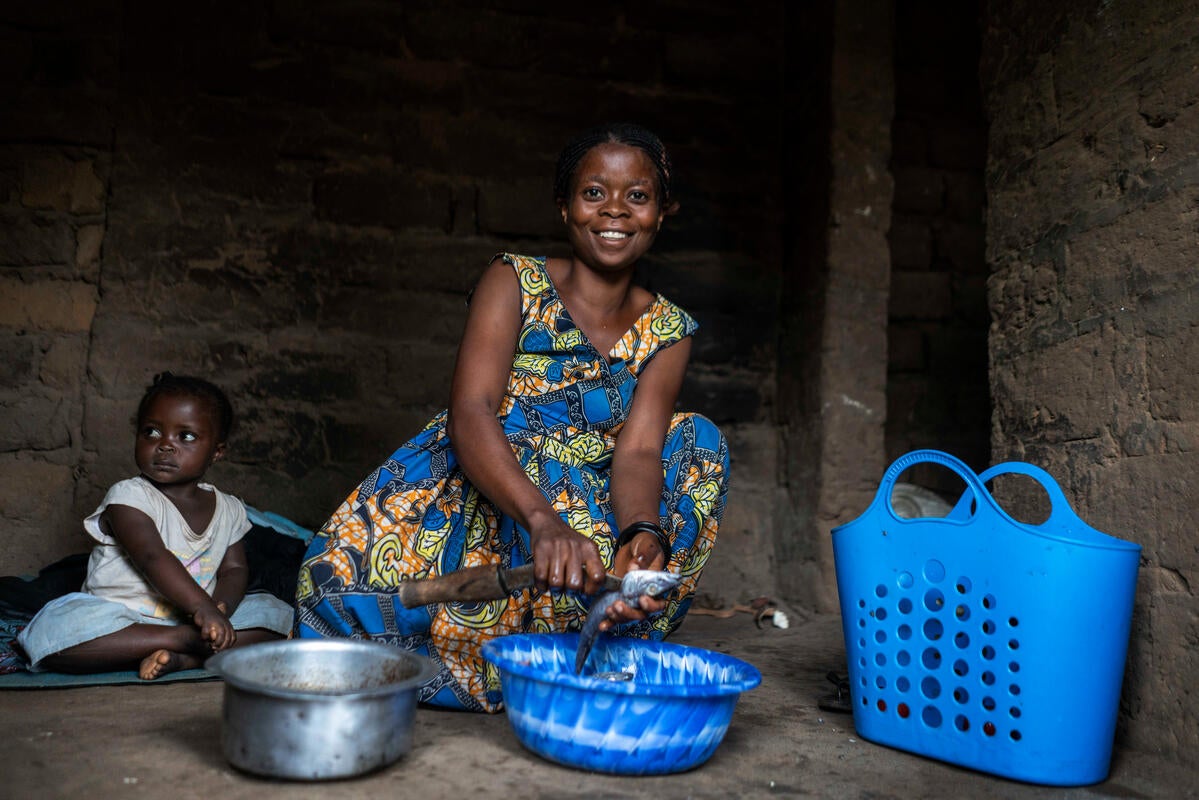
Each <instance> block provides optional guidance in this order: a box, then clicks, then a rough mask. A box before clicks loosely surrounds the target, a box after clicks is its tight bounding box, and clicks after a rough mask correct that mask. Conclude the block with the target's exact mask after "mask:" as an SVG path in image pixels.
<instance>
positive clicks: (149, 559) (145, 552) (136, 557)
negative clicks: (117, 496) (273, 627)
mask: <svg viewBox="0 0 1199 800" xmlns="http://www.w3.org/2000/svg"><path fill="white" fill-rule="evenodd" d="M100 525H101V526H102V527H103V528H104V530H105V532H107V533H108V534H109V535H111V536H112V538H114V539H115V540H116V541H117V544H119V545H120V546H121V548H122V549H123V550H124V551H125V552H126V553H127V554H128V555H129V558H130V560H132V561H133V563H134V564H135V565H136V566H137V568H138V570H139V571H140V572H141V573H142V575H143V576H144V577H145V579H146V580H147V581H149V582H150V585H151V586H153V587H154V588H155V589H157V590H158V591H159V592H160V593H161V594H162V596H163V597H165V598H166V599H167V600H169V601H171V603H173V604H174V605H175V607H176V608H178V609H179V610H181V611H182V612H183V613H184V614H186V615H188V616H190V617H191V618H192V619H193V620H194V621H195V623H196V626H197V627H199V628H200V632H201V635H202V636H203V637H204V639H205V640H207V641H208V642H209V644H210V645H211V646H212V648H213V649H214V650H223V649H224V648H226V647H228V646H229V645H231V644H233V641H234V633H233V626H232V625H231V624H229V619H228V617H226V616H225V615H224V614H222V613H221V611H220V609H218V608H217V605H216V601H214V600H213V599H212V598H211V597H209V596H208V592H206V591H204V590H203V589H201V588H200V584H198V583H196V579H195V578H193V577H192V576H191V574H190V573H189V572H188V571H187V570H186V569H185V568H184V566H183V564H182V563H181V562H180V561H179V559H178V558H176V557H175V554H174V553H172V552H171V551H170V550H168V549H167V548H166V545H165V544H163V542H162V537H161V536H160V535H159V533H158V528H156V527H154V521H153V520H151V519H150V517H148V516H147V515H146V514H145V512H143V511H139V510H138V509H136V508H133V507H132V506H123V505H116V504H114V505H110V506H108V508H106V509H104V512H103V513H102V514H101V515H100Z"/></svg>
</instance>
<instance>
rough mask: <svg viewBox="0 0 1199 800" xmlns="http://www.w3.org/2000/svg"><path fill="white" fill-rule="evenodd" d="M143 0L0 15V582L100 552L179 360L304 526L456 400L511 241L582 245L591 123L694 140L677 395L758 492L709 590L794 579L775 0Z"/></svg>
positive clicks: (667, 270)
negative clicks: (473, 327) (628, 123)
mask: <svg viewBox="0 0 1199 800" xmlns="http://www.w3.org/2000/svg"><path fill="white" fill-rule="evenodd" d="M541 8H543V6H539V5H538V4H528V3H524V2H517V1H513V2H488V3H481V2H469V1H468V0H461V1H460V2H437V3H433V2H405V3H402V4H400V3H393V2H389V1H388V0H375V1H373V2H363V3H354V4H317V5H312V4H302V5H296V4H289V3H284V4H272V3H265V2H248V3H227V2H221V3H214V4H213V3H205V4H192V5H186V6H177V5H170V6H163V5H162V4H154V3H148V2H132V3H124V4H120V5H119V6H117V7H114V8H113V9H112V10H106V11H103V12H96V11H94V10H92V6H91V4H86V3H81V2H80V3H72V2H69V0H63V2H59V3H55V4H50V5H48V6H36V7H35V6H29V7H28V8H25V7H22V8H9V9H5V11H3V12H0V35H2V37H3V41H0V53H3V56H2V57H0V58H2V59H3V65H4V67H5V70H4V72H5V74H8V75H14V76H18V79H17V80H15V81H9V82H7V83H6V84H5V85H4V86H3V88H2V89H0V90H2V91H3V93H4V94H3V97H2V100H0V102H3V105H4V106H5V107H6V122H5V125H4V126H0V220H2V221H3V224H2V225H0V231H2V233H0V297H2V298H3V299H2V300H0V353H2V354H3V358H2V359H0V363H3V364H4V365H5V366H4V367H2V368H0V369H2V370H3V372H2V375H3V378H2V380H0V408H2V409H3V412H2V416H0V444H2V446H0V523H2V526H0V573H3V574H7V573H11V572H20V571H23V570H29V569H33V568H36V567H38V566H41V565H43V564H45V563H48V562H49V561H50V560H52V559H53V558H55V557H58V556H61V555H63V554H65V553H68V552H73V551H78V550H82V549H84V548H86V546H87V544H86V541H85V540H84V539H83V537H82V534H81V533H80V532H79V520H80V518H81V517H82V516H83V515H85V514H86V513H87V512H89V511H90V510H91V509H92V508H94V506H95V504H96V503H97V502H98V500H99V499H100V497H101V496H102V493H103V491H104V489H105V488H106V487H107V486H108V485H109V484H111V483H112V482H113V481H115V480H117V479H119V478H121V477H125V476H127V475H129V474H131V471H132V470H133V469H134V467H133V463H132V458H131V450H132V447H131V446H132V439H131V433H132V431H131V426H130V417H131V415H132V413H133V411H134V407H135V405H136V401H137V398H138V397H139V396H140V394H141V392H142V390H143V388H144V387H145V385H146V384H147V383H148V382H149V380H150V379H151V377H152V376H153V375H154V373H156V372H159V371H161V370H163V369H171V370H174V371H179V372H184V371H186V372H193V373H200V374H203V375H206V376H210V377H211V378H213V379H214V380H216V381H217V382H218V383H219V384H221V385H222V386H224V387H225V388H226V389H227V390H228V391H229V392H230V394H231V395H232V397H233V399H234V402H235V406H236V409H237V412H238V414H239V417H240V424H239V426H238V428H237V430H236V432H235V434H234V437H233V439H232V441H231V452H230V456H229V458H228V459H227V461H225V462H222V463H221V464H218V465H217V466H216V467H215V468H214V470H213V473H212V476H211V477H212V479H213V481H214V482H215V483H217V484H218V485H219V486H222V488H227V489H229V490H231V491H234V492H236V493H238V494H240V495H242V496H243V497H244V498H245V499H246V500H247V501H248V502H249V503H251V504H252V505H255V506H257V507H259V508H263V509H266V510H272V511H276V512H278V513H282V514H284V515H286V516H289V517H291V518H293V519H295V520H297V521H299V522H301V523H302V524H305V525H308V526H317V525H320V524H321V523H322V522H323V521H324V519H325V518H326V517H327V516H328V514H329V513H330V512H331V511H332V510H333V508H334V507H335V505H336V504H337V503H338V502H340V500H341V499H343V498H344V496H345V495H346V494H347V493H348V492H349V491H350V490H351V489H352V488H353V486H354V485H355V484H356V483H357V482H358V481H359V480H360V479H361V478H362V477H363V476H364V475H365V474H366V473H367V472H368V471H369V470H370V469H372V468H373V467H374V466H375V465H376V464H377V463H378V462H379V461H380V460H381V459H382V458H384V457H385V456H386V455H387V454H389V453H390V452H391V450H392V449H394V448H395V447H396V446H397V445H399V444H400V443H401V442H402V441H403V440H404V439H406V438H408V437H409V436H410V435H412V434H413V433H414V432H415V431H416V430H417V429H418V427H419V426H420V425H421V424H422V423H423V422H424V421H425V420H426V419H427V418H428V417H429V416H430V415H431V414H432V413H434V412H435V411H436V410H437V409H439V408H441V407H443V406H444V405H445V403H446V400H447V393H448V384H449V375H450V370H451V367H452V362H453V357H454V352H455V347H456V342H457V338H458V335H459V332H460V328H461V325H462V322H463V319H464V314H465V303H464V301H465V297H466V294H467V292H468V291H469V289H470V287H471V286H472V284H473V283H474V280H475V279H476V277H477V275H478V274H479V273H480V272H481V271H482V268H483V267H484V266H485V265H486V263H487V262H488V261H489V259H490V257H491V255H492V254H493V253H495V252H497V251H499V250H515V251H518V252H531V253H550V254H557V253H561V252H562V244H561V237H560V236H559V234H558V223H557V215H556V212H555V209H554V207H553V204H552V201H551V196H550V195H551V189H550V184H551V181H552V170H553V163H554V159H555V157H556V155H557V150H558V149H559V148H560V147H561V145H562V144H564V142H565V140H566V139H567V138H568V137H569V136H570V135H572V134H573V133H575V132H577V131H578V130H579V129H581V128H583V127H586V126H588V125H591V124H594V123H596V122H600V121H603V120H607V119H633V120H636V121H641V122H643V123H644V124H646V125H648V126H650V127H651V128H654V129H656V130H657V131H658V132H659V134H660V135H661V136H662V137H663V139H664V140H666V142H667V143H668V145H670V146H671V147H672V150H673V154H674V157H675V160H676V166H677V170H676V171H677V174H678V177H679V190H680V199H681V202H682V209H681V212H680V214H679V215H678V216H677V217H674V218H671V219H670V220H668V222H667V226H666V229H665V230H664V232H663V234H662V236H661V238H660V240H659V245H658V247H657V248H656V250H655V257H654V258H653V259H652V262H651V263H649V264H648V265H647V270H646V273H645V280H646V281H647V283H648V284H649V286H650V287H651V288H653V289H655V290H658V291H662V292H663V293H665V294H666V295H667V296H669V297H671V299H673V300H675V301H676V302H679V303H680V304H681V305H683V306H684V307H686V308H688V309H689V310H691V311H692V312H693V313H694V314H695V315H696V316H697V318H698V319H699V320H700V323H701V325H702V332H701V334H700V338H699V339H698V341H697V342H696V347H695V350H694V362H693V364H694V365H693V368H692V370H691V373H690V376H689V379H688V383H687V385H686V387H685V390H684V397H683V401H682V405H684V406H685V407H687V408H693V409H696V410H700V411H703V412H704V413H707V414H709V415H710V416H712V417H713V418H715V419H716V420H717V421H719V422H720V423H721V424H722V425H723V426H724V428H725V430H726V432H727V434H728V435H729V438H730V440H731V442H732V446H733V453H734V472H733V481H734V485H735V486H736V494H735V497H734V500H733V502H731V503H730V506H729V510H728V517H727V518H726V525H725V526H724V528H722V540H721V556H720V557H719V558H717V559H714V561H713V566H712V568H711V570H710V574H711V577H710V578H709V579H708V580H706V581H705V586H704V589H705V590H706V591H708V592H710V593H712V594H714V595H716V596H718V597H720V596H725V597H728V598H729V599H735V598H736V596H739V595H740V594H742V593H744V592H745V591H751V590H752V592H753V594H758V593H762V592H765V591H769V588H770V585H771V575H770V562H769V559H765V558H756V557H755V554H760V553H762V552H765V551H767V550H768V549H769V547H768V541H769V539H768V537H769V535H770V530H769V526H768V525H765V524H763V520H764V519H766V518H767V515H768V514H769V508H770V503H769V502H768V499H769V498H772V497H774V493H775V492H777V490H778V488H777V476H776V470H775V463H776V449H777V443H776V437H775V436H774V435H773V433H772V431H773V428H772V425H771V419H770V417H771V413H772V412H771V406H772V397H773V384H774V378H773V375H774V366H775V360H776V337H777V334H776V317H777V303H778V296H777V290H776V287H777V283H778V270H777V260H778V257H779V242H778V229H779V226H780V225H781V220H780V214H781V212H780V199H779V198H780V179H779V176H778V174H777V171H776V169H775V165H776V163H777V160H778V154H779V149H780V141H781V110H780V109H779V108H778V105H777V103H776V100H777V95H778V91H779V89H778V87H779V80H780V79H779V77H778V75H779V66H778V65H779V63H780V61H781V58H780V54H779V40H778V33H777V32H778V29H779V27H780V26H779V24H778V20H779V19H780V18H781V14H782V4H780V3H773V2H772V3H765V4H758V5H757V6H755V7H754V8H753V9H752V10H749V11H747V10H746V9H740V8H739V9H732V8H729V7H728V6H727V4H725V3H720V2H715V0H701V1H692V2H685V3H684V2H658V3H651V4H648V5H641V6H637V7H636V8H635V9H633V8H631V7H630V9H628V10H627V11H626V10H623V9H616V10H615V12H616V16H615V17H614V18H613V20H612V22H613V24H611V25H606V26H597V25H596V24H595V23H594V18H593V15H592V13H591V11H590V10H588V9H584V8H582V7H579V8H577V9H576V8H575V7H573V6H570V5H569V4H567V5H564V6H560V7H559V6H555V10H554V12H553V13H552V14H551V13H549V12H545V11H542V10H540V9H541Z"/></svg>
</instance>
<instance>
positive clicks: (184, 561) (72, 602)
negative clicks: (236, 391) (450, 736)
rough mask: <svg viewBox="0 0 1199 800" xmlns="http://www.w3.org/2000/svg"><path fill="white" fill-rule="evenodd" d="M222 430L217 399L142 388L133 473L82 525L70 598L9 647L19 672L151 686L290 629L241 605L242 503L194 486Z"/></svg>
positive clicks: (180, 380)
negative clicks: (80, 565)
mask: <svg viewBox="0 0 1199 800" xmlns="http://www.w3.org/2000/svg"><path fill="white" fill-rule="evenodd" d="M232 424H233V407H232V406H231V405H230V403H229V399H228V398H227V397H226V396H225V394H224V392H222V391H221V390H220V389H219V388H217V387H216V386H214V385H213V384H211V383H209V382H208V381H205V380H202V379H200V378H193V377H186V376H182V375H172V374H171V373H169V372H165V373H163V374H161V375H159V376H157V377H156V378H155V379H154V383H153V384H152V385H151V386H150V387H149V388H148V389H147V390H146V393H145V395H144V396H143V397H142V400H141V403H140V405H139V406H138V409H137V435H136V438H135V440H134V448H133V457H134V460H135V461H136V462H137V467H138V469H139V470H140V471H141V474H140V475H139V476H137V477H135V478H129V479H127V480H123V481H121V482H119V483H117V484H115V485H114V486H113V487H112V488H110V489H109V490H108V493H107V494H106V495H105V497H104V501H103V502H102V503H101V504H100V507H99V508H97V509H96V511H95V512H94V513H93V514H92V515H91V516H89V517H88V518H87V519H85V520H84V528H85V529H86V530H87V532H88V534H90V535H91V537H92V538H93V539H95V540H96V542H97V544H96V545H95V546H94V547H93V549H92V554H91V558H90V560H89V562H88V568H87V578H86V580H85V581H84V583H83V588H82V591H80V592H74V593H71V594H68V595H65V596H63V597H60V598H58V599H56V600H53V601H51V602H50V603H48V604H47V605H46V606H45V607H44V608H43V609H42V610H41V611H39V612H38V614H37V615H36V616H35V617H34V618H33V619H32V620H31V621H30V623H29V625H28V626H26V628H25V629H24V630H23V631H22V632H21V633H20V635H19V636H18V637H17V642H18V644H19V645H20V646H21V648H22V649H24V651H25V653H26V655H27V656H28V657H29V660H30V669H31V670H33V671H43V670H49V671H56V672H74V673H87V672H109V671H114V670H126V669H137V671H138V674H139V675H140V676H141V677H142V678H143V679H144V680H153V679H154V678H158V677H160V676H162V675H165V674H167V673H169V672H173V671H175V670H180V669H190V668H194V667H199V666H202V665H203V662H204V659H205V658H206V657H207V656H208V655H209V654H211V653H215V652H218V651H221V650H225V649H228V648H230V647H235V646H240V645H245V644H251V643H254V642H260V641H266V640H268V639H277V638H281V637H282V636H283V635H285V634H286V633H287V632H288V631H289V630H290V628H291V623H292V616H293V612H292V609H291V607H290V606H289V605H288V604H286V603H284V602H282V601H281V600H279V599H278V598H275V597H273V596H271V595H268V594H253V595H249V596H247V597H243V595H244V593H245V588H246V580H247V568H246V556H245V548H244V546H243V544H242V542H241V539H242V537H243V536H244V535H245V534H246V532H247V531H248V530H249V529H250V522H249V520H248V519H247V518H246V507H245V505H244V504H243V503H242V502H241V500H239V499H237V498H236V497H233V496H231V495H227V494H224V493H223V492H220V491H218V490H217V489H216V488H215V487H213V486H212V485H210V484H207V483H203V482H202V479H203V478H204V474H205V473H206V472H207V471H208V468H209V467H210V466H212V464H213V462H215V461H217V460H219V459H220V458H222V457H223V456H224V455H225V448H226V441H227V439H228V437H229V430H230V428H231V427H232Z"/></svg>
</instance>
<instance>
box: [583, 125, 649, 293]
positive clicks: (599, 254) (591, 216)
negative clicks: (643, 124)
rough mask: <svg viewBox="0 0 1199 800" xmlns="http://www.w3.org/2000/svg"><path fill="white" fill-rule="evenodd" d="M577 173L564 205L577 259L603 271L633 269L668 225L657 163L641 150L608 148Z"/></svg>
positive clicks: (588, 159)
mask: <svg viewBox="0 0 1199 800" xmlns="http://www.w3.org/2000/svg"><path fill="white" fill-rule="evenodd" d="M575 175H576V177H575V179H574V181H573V183H572V186H571V193H570V196H569V197H568V198H567V199H566V200H565V201H563V203H562V205H561V211H562V220H563V221H564V222H565V223H566V228H567V236H568V238H569V239H570V243H571V245H572V246H573V247H574V251H575V255H576V256H577V257H578V258H579V259H580V260H582V261H583V262H584V263H586V264H588V265H589V266H591V267H593V268H597V269H604V270H612V269H617V270H623V269H629V268H631V267H632V266H633V265H635V264H636V263H637V259H639V258H640V257H641V256H642V255H643V254H644V253H645V252H646V251H647V250H649V248H650V246H651V245H652V244H653V243H654V238H655V237H656V236H657V235H658V229H659V228H660V227H661V226H662V218H663V216H664V214H663V211H662V198H661V197H659V194H660V190H659V187H658V175H657V171H656V170H655V168H654V165H653V162H651V161H650V159H649V157H648V156H647V155H646V154H645V153H644V152H642V151H641V150H639V149H637V148H636V147H630V146H628V145H623V144H613V143H609V144H602V145H598V146H596V147H594V148H592V149H591V150H590V151H589V152H588V153H587V155H586V156H584V157H583V159H582V160H581V161H580V162H579V165H578V168H577V170H576V171H575Z"/></svg>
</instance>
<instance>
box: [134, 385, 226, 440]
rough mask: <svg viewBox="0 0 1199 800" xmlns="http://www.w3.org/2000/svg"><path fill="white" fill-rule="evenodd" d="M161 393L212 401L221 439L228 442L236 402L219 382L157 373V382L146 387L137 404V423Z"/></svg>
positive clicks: (211, 408) (210, 409)
mask: <svg viewBox="0 0 1199 800" xmlns="http://www.w3.org/2000/svg"><path fill="white" fill-rule="evenodd" d="M159 395H172V396H175V397H191V398H193V399H196V400H200V401H201V402H204V403H206V404H208V409H209V411H210V412H211V413H212V417H213V420H214V421H215V422H216V423H217V434H218V435H217V439H218V440H219V441H222V442H223V441H226V440H227V439H228V438H229V431H230V430H232V428H233V404H232V403H230V402H229V398H228V396H227V395H226V394H225V393H224V392H223V391H221V390H220V388H219V387H217V386H216V385H215V384H212V383H210V382H208V381H206V380H204V379H203V378H195V377H192V376H190V375H176V374H174V373H173V372H162V373H159V374H158V375H155V376H154V382H153V383H151V384H150V386H149V387H147V388H146V393H145V394H144V395H142V400H141V402H140V403H138V406H137V422H138V424H139V425H140V424H141V421H142V420H143V419H144V418H145V416H146V412H147V411H148V410H149V408H150V403H151V402H152V401H153V400H154V398H156V397H158V396H159Z"/></svg>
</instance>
